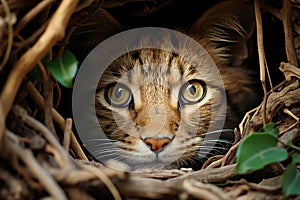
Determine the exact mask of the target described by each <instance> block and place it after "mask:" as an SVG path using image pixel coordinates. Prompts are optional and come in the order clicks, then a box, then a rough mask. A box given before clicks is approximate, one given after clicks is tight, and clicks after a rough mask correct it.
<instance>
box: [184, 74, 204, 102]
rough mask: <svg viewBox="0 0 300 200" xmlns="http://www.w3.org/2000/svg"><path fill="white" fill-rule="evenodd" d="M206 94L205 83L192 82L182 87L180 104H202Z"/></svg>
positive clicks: (199, 81)
mask: <svg viewBox="0 0 300 200" xmlns="http://www.w3.org/2000/svg"><path fill="white" fill-rule="evenodd" d="M205 94H206V86H205V83H204V82H203V81H201V80H191V81H188V82H186V83H185V84H183V85H182V86H181V88H180V92H179V102H180V104H195V103H198V102H200V101H201V100H202V99H203V98H204V97H205Z"/></svg>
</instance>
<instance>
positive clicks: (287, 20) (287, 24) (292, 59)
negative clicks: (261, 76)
mask: <svg viewBox="0 0 300 200" xmlns="http://www.w3.org/2000/svg"><path fill="white" fill-rule="evenodd" d="M291 10H292V2H291V0H284V1H283V8H282V18H283V30H284V36H285V37H284V39H285V50H286V56H287V59H288V62H289V63H291V64H292V65H294V66H298V61H297V56H296V52H295V48H294V44H293V33H292V22H291Z"/></svg>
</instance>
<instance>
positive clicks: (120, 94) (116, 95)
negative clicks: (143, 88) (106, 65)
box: [114, 88, 124, 99]
mask: <svg viewBox="0 0 300 200" xmlns="http://www.w3.org/2000/svg"><path fill="white" fill-rule="evenodd" d="M123 90H124V89H123V88H117V89H116V90H115V95H114V96H115V97H116V98H117V99H119V98H120V97H121V96H122V92H123Z"/></svg>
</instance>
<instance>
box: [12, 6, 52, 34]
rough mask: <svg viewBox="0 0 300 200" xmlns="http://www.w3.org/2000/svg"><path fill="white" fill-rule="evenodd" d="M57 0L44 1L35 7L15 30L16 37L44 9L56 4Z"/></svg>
mask: <svg viewBox="0 0 300 200" xmlns="http://www.w3.org/2000/svg"><path fill="white" fill-rule="evenodd" d="M55 1H56V0H44V1H41V2H40V3H39V4H37V5H36V6H34V7H33V8H32V9H31V10H30V11H29V12H28V13H27V14H26V15H25V16H24V17H23V18H22V19H21V20H20V22H19V23H18V24H17V26H16V28H15V30H14V36H16V35H18V34H19V33H20V31H21V30H22V29H23V28H24V27H25V26H26V25H27V24H28V23H29V22H31V20H32V19H33V18H35V17H36V16H37V15H38V14H39V13H41V12H42V11H43V10H44V9H46V8H47V7H48V6H50V5H51V4H52V3H54V2H55Z"/></svg>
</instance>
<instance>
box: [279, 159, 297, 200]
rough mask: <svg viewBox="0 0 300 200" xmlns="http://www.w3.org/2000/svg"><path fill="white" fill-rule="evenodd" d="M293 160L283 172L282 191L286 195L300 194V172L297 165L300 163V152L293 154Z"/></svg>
mask: <svg viewBox="0 0 300 200" xmlns="http://www.w3.org/2000/svg"><path fill="white" fill-rule="evenodd" d="M292 159H293V160H292V162H291V163H290V164H289V165H288V166H287V168H286V169H285V171H284V173H283V174H282V180H281V185H282V193H283V194H284V196H286V197H287V196H290V195H300V172H299V170H298V169H297V167H296V164H297V163H300V154H298V153H294V154H293V155H292Z"/></svg>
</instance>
